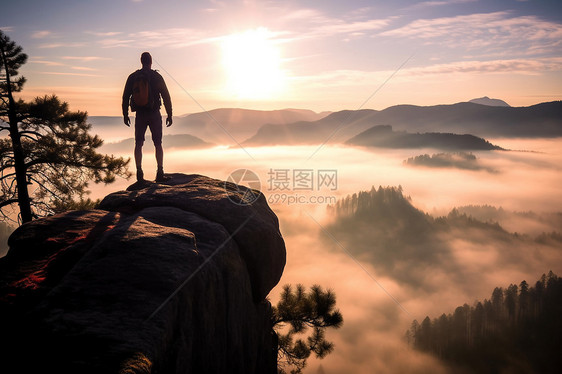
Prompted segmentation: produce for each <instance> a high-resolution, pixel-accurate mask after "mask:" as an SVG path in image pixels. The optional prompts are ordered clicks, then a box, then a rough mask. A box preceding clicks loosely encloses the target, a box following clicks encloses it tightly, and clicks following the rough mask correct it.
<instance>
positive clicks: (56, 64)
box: [29, 58, 64, 66]
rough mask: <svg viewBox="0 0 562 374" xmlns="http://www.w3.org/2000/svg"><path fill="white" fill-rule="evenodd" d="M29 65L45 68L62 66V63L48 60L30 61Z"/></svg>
mask: <svg viewBox="0 0 562 374" xmlns="http://www.w3.org/2000/svg"><path fill="white" fill-rule="evenodd" d="M29 62H30V63H31V64H41V65H46V66H64V64H63V63H60V62H56V61H48V60H40V59H35V58H33V59H31V60H30V61H29Z"/></svg>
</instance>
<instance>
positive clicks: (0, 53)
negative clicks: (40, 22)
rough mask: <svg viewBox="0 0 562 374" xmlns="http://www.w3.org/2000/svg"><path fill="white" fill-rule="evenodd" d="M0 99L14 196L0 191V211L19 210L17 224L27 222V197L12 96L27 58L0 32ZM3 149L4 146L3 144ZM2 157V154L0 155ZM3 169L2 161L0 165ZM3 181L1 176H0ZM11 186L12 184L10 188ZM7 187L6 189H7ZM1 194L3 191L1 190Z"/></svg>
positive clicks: (22, 158)
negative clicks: (15, 206) (11, 206)
mask: <svg viewBox="0 0 562 374" xmlns="http://www.w3.org/2000/svg"><path fill="white" fill-rule="evenodd" d="M0 57H1V65H0V98H1V99H2V104H1V105H2V106H1V107H0V116H1V117H0V120H1V121H2V122H1V123H2V124H3V123H5V120H4V119H5V118H6V117H7V118H8V124H9V126H8V127H6V126H2V127H1V128H0V131H1V130H9V132H10V138H11V148H12V154H11V156H10V158H11V159H12V168H13V170H14V172H13V177H14V178H12V180H13V179H15V180H16V190H17V193H14V194H8V195H6V194H4V191H2V200H1V201H0V208H2V207H3V206H6V205H9V204H13V203H16V202H17V203H18V204H19V206H20V214H21V220H22V221H23V222H28V221H31V219H32V215H31V204H30V200H29V193H28V191H27V181H26V167H25V159H24V153H23V149H22V145H21V135H20V133H19V129H18V116H17V111H16V102H15V100H14V96H13V93H14V92H19V91H21V90H22V88H23V85H24V83H25V78H24V77H23V76H21V77H19V78H15V77H16V76H17V75H18V69H19V68H20V67H21V66H22V65H23V64H25V62H26V61H27V55H26V54H25V53H23V49H22V47H20V46H19V45H17V44H16V43H15V42H13V41H11V40H10V38H9V37H8V36H7V35H5V34H4V33H3V32H2V31H1V30H0ZM3 145H4V144H3ZM2 156H4V152H3V153H2ZM0 165H1V166H2V167H4V157H2V162H1V164H0ZM10 176H11V175H10ZM2 177H4V175H2ZM4 181H5V179H4V178H3V179H2V187H4V184H5V183H4ZM11 186H13V184H12V185H11ZM11 186H10V187H11ZM2 189H3V190H4V188H2Z"/></svg>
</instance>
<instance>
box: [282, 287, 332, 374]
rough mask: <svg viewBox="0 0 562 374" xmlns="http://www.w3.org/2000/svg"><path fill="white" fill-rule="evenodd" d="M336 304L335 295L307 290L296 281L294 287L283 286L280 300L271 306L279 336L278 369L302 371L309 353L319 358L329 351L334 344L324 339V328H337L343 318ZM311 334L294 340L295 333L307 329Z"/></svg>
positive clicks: (293, 372)
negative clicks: (310, 329)
mask: <svg viewBox="0 0 562 374" xmlns="http://www.w3.org/2000/svg"><path fill="white" fill-rule="evenodd" d="M335 307H336V295H335V294H334V293H333V292H332V291H331V290H326V291H324V290H323V289H322V287H320V286H318V285H314V286H312V287H311V289H310V291H309V292H306V291H305V289H304V287H303V286H302V285H301V284H299V285H297V287H296V289H294V290H293V288H292V287H291V286H290V285H285V287H284V288H283V293H282V294H281V299H280V300H279V302H278V303H277V306H276V307H273V326H274V329H275V331H276V333H277V336H278V338H279V352H278V359H277V360H278V366H279V372H280V373H285V371H284V368H285V367H290V368H291V371H290V372H291V373H292V374H297V373H302V370H303V369H304V368H305V367H306V360H307V359H308V358H309V357H310V355H311V354H312V353H314V354H315V355H316V357H318V358H323V357H325V356H326V355H327V354H329V353H330V352H332V351H333V349H334V344H333V343H331V342H329V341H327V340H326V337H325V330H326V329H327V328H328V327H333V328H336V329H337V328H340V327H341V325H342V324H343V317H342V315H341V313H340V312H339V310H337V309H335ZM309 327H310V328H312V333H311V334H310V336H308V337H307V338H306V341H305V340H303V339H297V340H294V336H295V335H297V334H304V333H305V332H306V331H307V330H308V328H309Z"/></svg>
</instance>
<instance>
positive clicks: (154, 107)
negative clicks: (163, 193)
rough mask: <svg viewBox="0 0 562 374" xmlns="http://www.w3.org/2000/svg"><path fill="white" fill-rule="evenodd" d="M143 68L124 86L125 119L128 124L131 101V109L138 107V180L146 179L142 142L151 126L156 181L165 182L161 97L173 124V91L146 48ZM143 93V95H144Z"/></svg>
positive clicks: (130, 77) (136, 134)
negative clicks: (154, 68) (156, 168)
mask: <svg viewBox="0 0 562 374" xmlns="http://www.w3.org/2000/svg"><path fill="white" fill-rule="evenodd" d="M141 64H142V69H139V70H137V71H135V72H133V73H132V74H131V75H129V77H128V78H127V83H125V89H124V90H123V102H122V107H123V121H124V122H125V125H127V126H130V124H131V120H130V119H129V104H130V105H131V111H133V112H134V111H136V113H137V114H136V117H135V164H136V166H137V181H139V182H142V181H143V180H144V173H143V171H142V146H143V144H144V134H145V133H146V128H147V127H150V132H151V133H152V141H153V142H154V148H155V149H156V163H157V164H158V170H157V171H156V182H162V181H164V180H165V178H164V168H163V165H162V163H163V160H164V151H163V149H162V116H161V115H160V106H161V104H162V101H161V100H160V97H162V100H163V101H164V107H165V108H166V114H167V115H168V118H167V119H166V126H167V127H169V126H171V125H172V100H171V99H170V93H169V92H168V88H167V87H166V83H165V82H164V78H162V76H161V75H160V74H159V73H158V72H157V71H155V70H152V69H151V67H152V56H150V53H148V52H144V53H143V54H142V55H141ZM143 95H144V96H143Z"/></svg>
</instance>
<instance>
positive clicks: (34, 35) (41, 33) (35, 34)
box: [31, 30, 53, 39]
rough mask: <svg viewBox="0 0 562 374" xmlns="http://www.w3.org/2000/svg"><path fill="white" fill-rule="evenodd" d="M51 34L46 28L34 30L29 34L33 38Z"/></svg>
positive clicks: (42, 37)
mask: <svg viewBox="0 0 562 374" xmlns="http://www.w3.org/2000/svg"><path fill="white" fill-rule="evenodd" d="M51 35H53V33H52V32H51V31H48V30H42V31H36V32H34V33H33V34H31V37H32V38H33V39H44V38H46V37H49V36H51Z"/></svg>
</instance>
